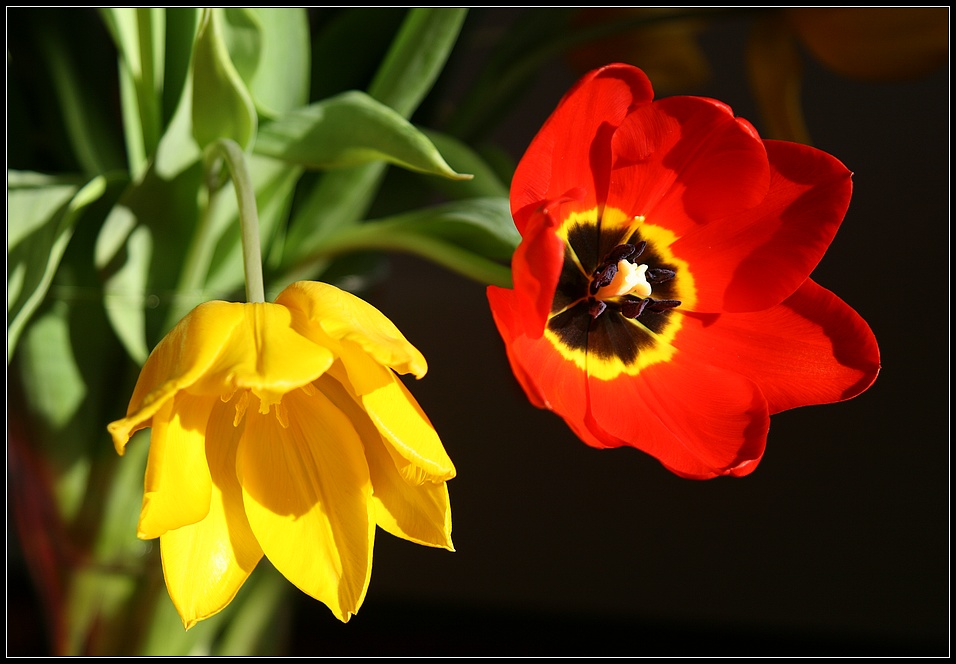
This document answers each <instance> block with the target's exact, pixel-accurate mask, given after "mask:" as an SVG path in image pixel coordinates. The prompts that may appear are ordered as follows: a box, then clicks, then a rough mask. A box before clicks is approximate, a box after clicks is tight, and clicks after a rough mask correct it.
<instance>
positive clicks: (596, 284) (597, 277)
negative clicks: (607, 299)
mask: <svg viewBox="0 0 956 664" xmlns="http://www.w3.org/2000/svg"><path fill="white" fill-rule="evenodd" d="M616 275H617V263H616V262H615V263H607V264H605V265H603V266H602V267H601V268H600V269H599V270H598V271H597V272H595V274H594V279H592V280H591V295H594V294H595V293H597V292H598V290H600V289H601V288H604V287H605V286H607V285H608V284H609V283H611V280H613V279H614V277H615V276H616Z"/></svg>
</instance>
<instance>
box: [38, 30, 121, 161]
mask: <svg viewBox="0 0 956 664" xmlns="http://www.w3.org/2000/svg"><path fill="white" fill-rule="evenodd" d="M68 17H69V15H67V17H66V18H68ZM63 22H65V21H55V20H51V21H49V22H45V23H44V24H43V25H42V26H40V27H39V28H38V30H37V42H36V43H37V45H38V46H39V49H40V52H41V54H42V55H43V58H44V59H45V60H46V62H47V64H48V66H49V77H50V82H51V83H52V84H53V89H54V93H55V98H53V99H50V100H48V101H47V102H46V103H48V104H50V105H52V106H53V107H54V108H57V109H59V112H60V113H61V114H62V117H63V122H64V125H65V128H66V130H67V137H68V139H69V142H70V145H71V147H72V148H73V153H74V154H75V156H76V160H77V162H78V163H79V165H80V167H81V168H82V169H83V172H84V173H85V174H86V175H87V176H88V177H93V176H95V175H99V174H101V173H105V172H107V171H111V170H115V169H121V168H126V159H125V157H124V155H123V148H122V146H121V145H120V143H119V141H118V140H117V136H116V133H115V132H114V127H113V125H114V119H113V118H112V117H111V114H110V110H109V109H108V108H107V106H108V105H106V104H104V103H103V97H102V95H103V94H104V85H103V81H104V78H103V77H102V75H101V74H100V73H99V72H95V71H90V69H91V68H94V67H95V66H96V65H97V64H99V59H97V58H95V57H94V53H93V51H94V49H90V52H89V53H76V52H75V50H76V49H78V48H84V42H83V41H82V40H81V39H79V38H78V36H77V34H76V33H68V30H69V29H70V27H64V26H63V25H62V23H63ZM71 27H72V28H73V29H82V28H83V27H84V26H83V24H82V23H80V24H79V25H74V26H71ZM94 27H99V26H94ZM87 48H88V47H87Z"/></svg>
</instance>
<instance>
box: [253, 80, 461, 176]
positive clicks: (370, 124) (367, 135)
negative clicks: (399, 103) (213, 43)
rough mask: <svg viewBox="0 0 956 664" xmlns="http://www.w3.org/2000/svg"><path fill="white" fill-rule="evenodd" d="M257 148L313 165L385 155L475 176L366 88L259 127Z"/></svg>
mask: <svg viewBox="0 0 956 664" xmlns="http://www.w3.org/2000/svg"><path fill="white" fill-rule="evenodd" d="M255 151H256V152H257V153H259V154H263V155H267V156H270V157H274V158H276V159H281V160H283V161H287V162H291V163H294V164H298V165H300V166H304V167H307V168H318V169H330V168H341V167H348V166H356V165H358V164H363V163H367V162H371V161H379V160H384V161H388V162H390V163H392V164H396V165H398V166H402V167H404V168H407V169H409V170H413V171H418V172H420V173H430V174H434V175H441V176H444V177H446V178H451V179H453V180H463V179H470V177H471V176H469V175H460V174H458V173H456V172H455V171H453V170H452V169H451V167H450V166H448V164H447V163H445V160H444V159H443V158H442V156H441V154H439V152H438V150H437V149H436V148H435V146H434V145H433V144H432V142H431V141H429V140H428V138H426V137H425V135H424V134H422V133H421V132H420V131H418V130H417V129H416V128H415V127H414V126H412V124H411V123H409V122H408V121H407V120H405V119H404V118H403V117H402V116H401V115H399V114H398V113H396V112H395V111H393V110H392V109H391V108H389V107H388V106H386V105H384V104H382V103H380V102H377V101H375V100H374V99H372V98H371V97H370V96H368V95H367V94H365V93H364V92H357V91H353V92H345V93H343V94H340V95H338V96H336V97H333V98H331V99H327V100H325V101H322V102H319V103H316V104H312V105H311V106H308V107H306V108H302V109H297V110H294V111H291V112H289V113H286V114H284V115H282V116H280V117H279V118H277V119H276V120H275V121H274V122H270V123H268V124H265V125H263V126H262V127H261V128H260V130H259V136H258V138H257V140H256V145H255Z"/></svg>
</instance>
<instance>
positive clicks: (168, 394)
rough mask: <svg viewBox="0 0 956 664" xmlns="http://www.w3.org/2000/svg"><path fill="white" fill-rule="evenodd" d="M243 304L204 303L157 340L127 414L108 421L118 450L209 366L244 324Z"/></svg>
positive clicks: (134, 390)
mask: <svg viewBox="0 0 956 664" xmlns="http://www.w3.org/2000/svg"><path fill="white" fill-rule="evenodd" d="M243 306H244V305H241V304H234V303H229V302H206V303H204V304H201V305H199V306H198V307H196V308H195V309H193V310H192V311H191V312H189V313H188V314H187V315H186V316H185V317H184V318H183V319H182V320H180V321H179V323H177V324H176V326H175V327H174V328H173V329H172V330H171V331H170V332H169V334H167V335H166V336H165V337H163V339H162V340H161V341H160V342H159V343H158V344H157V345H156V348H154V349H153V352H152V353H150V355H149V357H148V358H147V359H146V363H145V364H144V365H143V369H142V371H140V374H139V378H138V379H137V381H136V387H135V388H133V396H132V397H131V398H130V401H129V407H128V408H127V410H126V417H125V418H123V419H121V420H117V421H116V422H113V423H111V424H110V425H109V426H107V429H108V430H109V432H110V433H111V434H112V436H113V445H114V446H115V447H116V451H117V452H119V453H120V454H122V453H123V450H124V448H125V447H126V443H127V441H129V438H130V436H131V435H132V434H133V433H135V432H136V431H137V430H139V429H142V428H144V427H147V426H150V421H149V420H150V418H151V417H152V416H153V414H154V413H156V411H157V410H159V409H160V408H161V407H162V405H163V404H164V403H165V402H166V401H167V400H169V399H171V398H172V397H173V396H175V394H176V393H177V392H179V391H180V390H182V389H185V388H186V387H189V386H190V385H192V384H194V383H195V382H196V381H197V380H198V379H199V378H200V377H201V376H202V375H203V374H205V373H206V372H207V371H209V369H210V367H211V366H212V365H213V364H214V363H215V362H216V359H217V357H218V356H219V353H220V351H221V348H222V345H223V344H224V343H226V341H227V340H228V339H229V338H230V337H231V336H232V333H233V330H234V329H235V328H236V327H237V326H239V325H241V324H242V322H243V320H244V318H245V312H244V309H243ZM223 391H225V390H223ZM220 393H221V392H218V393H216V395H217V396H218V395H219V394H220Z"/></svg>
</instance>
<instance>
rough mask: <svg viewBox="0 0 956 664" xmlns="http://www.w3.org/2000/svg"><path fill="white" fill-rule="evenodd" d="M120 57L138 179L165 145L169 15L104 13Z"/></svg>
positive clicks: (131, 10)
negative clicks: (164, 123)
mask: <svg viewBox="0 0 956 664" xmlns="http://www.w3.org/2000/svg"><path fill="white" fill-rule="evenodd" d="M100 11H101V14H102V16H103V20H104V22H105V23H106V25H107V27H108V28H109V29H110V32H111V33H112V35H113V41H114V42H115V43H116V47H117V49H118V50H119V54H120V93H121V97H122V101H123V128H124V131H125V135H126V149H127V152H128V153H129V161H130V172H131V173H132V174H133V177H134V179H135V178H138V177H140V176H141V175H142V174H143V172H144V171H145V169H146V163H147V161H148V160H149V158H150V157H151V156H152V154H153V152H155V150H156V146H157V145H158V144H159V137H160V135H161V134H162V123H163V117H162V96H163V79H164V65H165V60H166V54H165V46H166V13H165V10H164V9H162V8H158V7H110V8H104V9H101V10H100Z"/></svg>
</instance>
